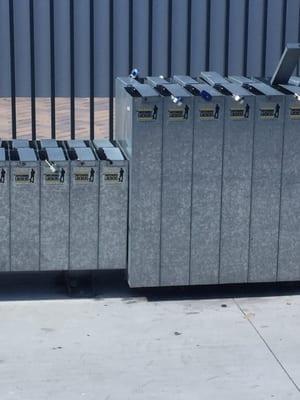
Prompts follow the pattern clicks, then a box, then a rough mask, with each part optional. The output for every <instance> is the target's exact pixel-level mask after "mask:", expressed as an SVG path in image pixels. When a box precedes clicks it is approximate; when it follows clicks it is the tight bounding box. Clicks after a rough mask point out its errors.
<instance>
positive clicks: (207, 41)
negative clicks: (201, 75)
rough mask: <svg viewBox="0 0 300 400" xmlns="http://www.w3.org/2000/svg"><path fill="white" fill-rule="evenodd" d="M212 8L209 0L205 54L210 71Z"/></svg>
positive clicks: (206, 65)
mask: <svg viewBox="0 0 300 400" xmlns="http://www.w3.org/2000/svg"><path fill="white" fill-rule="evenodd" d="M210 9H211V2H210V0H207V5H206V54H205V58H206V60H205V69H206V71H209V57H210V53H209V52H210Z"/></svg>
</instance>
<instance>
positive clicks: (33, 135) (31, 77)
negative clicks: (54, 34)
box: [29, 0, 36, 140]
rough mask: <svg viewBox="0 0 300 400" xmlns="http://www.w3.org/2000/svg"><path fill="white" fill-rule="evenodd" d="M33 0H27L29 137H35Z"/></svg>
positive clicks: (33, 138)
mask: <svg viewBox="0 0 300 400" xmlns="http://www.w3.org/2000/svg"><path fill="white" fill-rule="evenodd" d="M33 12H34V11H33V0H30V2H29V18H30V64H31V65H30V67H31V68H30V81H31V137H32V140H35V139H36V109H35V50H34V14H33Z"/></svg>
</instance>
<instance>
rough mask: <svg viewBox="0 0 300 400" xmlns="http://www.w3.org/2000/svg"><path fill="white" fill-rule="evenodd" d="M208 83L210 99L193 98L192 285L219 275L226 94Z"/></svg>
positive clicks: (209, 282) (211, 280)
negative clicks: (211, 94) (211, 93)
mask: <svg viewBox="0 0 300 400" xmlns="http://www.w3.org/2000/svg"><path fill="white" fill-rule="evenodd" d="M197 86H200V85H197ZM206 86H207V85H201V87H202V89H205V90H207V91H208V92H210V91H211V90H212V91H213V93H214V94H213V98H212V100H211V101H209V102H208V101H205V100H204V99H203V98H201V97H199V96H195V97H194V146H193V183H192V187H193V194H192V231H191V266H190V283H191V284H213V283H218V278H219V247H220V210H221V181H222V145H223V124H224V96H222V95H220V94H218V92H216V91H214V89H213V88H211V87H206Z"/></svg>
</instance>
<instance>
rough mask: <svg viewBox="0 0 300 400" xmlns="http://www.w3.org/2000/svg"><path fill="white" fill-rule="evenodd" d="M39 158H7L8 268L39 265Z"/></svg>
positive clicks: (17, 269) (24, 269)
mask: <svg viewBox="0 0 300 400" xmlns="http://www.w3.org/2000/svg"><path fill="white" fill-rule="evenodd" d="M39 211H40V168H39V162H18V161H12V162H11V270H12V271H36V270H38V269H39V239H40V232H39Z"/></svg>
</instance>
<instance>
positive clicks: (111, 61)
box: [109, 0, 114, 139]
mask: <svg viewBox="0 0 300 400" xmlns="http://www.w3.org/2000/svg"><path fill="white" fill-rule="evenodd" d="M109 27H110V34H109V68H110V76H109V138H110V139H113V130H114V0H110V3H109Z"/></svg>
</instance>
